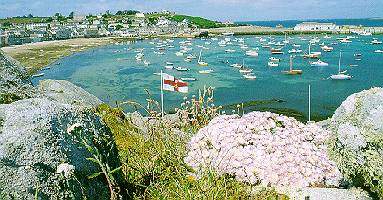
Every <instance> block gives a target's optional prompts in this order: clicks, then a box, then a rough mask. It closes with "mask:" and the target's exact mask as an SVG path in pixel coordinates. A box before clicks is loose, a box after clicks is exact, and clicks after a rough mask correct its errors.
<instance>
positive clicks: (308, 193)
mask: <svg viewBox="0 0 383 200" xmlns="http://www.w3.org/2000/svg"><path fill="white" fill-rule="evenodd" d="M277 191H278V192H280V193H283V194H286V195H287V196H288V197H289V198H290V199H295V200H306V199H310V200H333V199H336V200H372V198H371V197H370V196H369V195H368V193H367V192H366V191H364V190H362V189H359V188H350V189H338V188H287V187H286V188H277Z"/></svg>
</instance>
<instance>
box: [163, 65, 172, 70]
mask: <svg viewBox="0 0 383 200" xmlns="http://www.w3.org/2000/svg"><path fill="white" fill-rule="evenodd" d="M165 69H173V65H166V66H165Z"/></svg>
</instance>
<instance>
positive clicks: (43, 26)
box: [25, 23, 49, 30]
mask: <svg viewBox="0 0 383 200" xmlns="http://www.w3.org/2000/svg"><path fill="white" fill-rule="evenodd" d="M48 27H49V24H48V23H30V24H26V25H25V28H26V29H27V30H47V28H48Z"/></svg>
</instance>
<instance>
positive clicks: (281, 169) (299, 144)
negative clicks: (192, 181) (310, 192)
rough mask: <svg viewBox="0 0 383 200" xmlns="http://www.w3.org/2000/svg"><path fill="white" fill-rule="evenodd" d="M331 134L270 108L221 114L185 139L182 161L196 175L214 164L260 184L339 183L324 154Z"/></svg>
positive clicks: (290, 185)
mask: <svg viewBox="0 0 383 200" xmlns="http://www.w3.org/2000/svg"><path fill="white" fill-rule="evenodd" d="M329 136H330V133H329V132H328V131H326V130H324V129H322V128H321V127H319V126H317V125H315V124H307V125H305V124H303V123H301V122H298V121H297V120H295V119H293V118H289V117H285V116H282V115H277V114H272V113H269V112H251V113H249V114H246V115H244V116H242V117H240V116H238V115H222V116H219V117H216V118H214V119H213V120H212V121H211V122H210V123H209V124H208V125H207V126H206V127H204V128H202V129H200V130H199V131H198V133H197V134H196V135H195V136H193V137H192V139H191V140H190V142H189V144H188V154H187V156H186V157H185V162H186V163H187V164H188V165H189V166H191V167H192V168H193V169H194V170H195V171H196V172H197V176H199V175H200V174H202V173H204V171H207V170H210V169H213V170H215V171H216V172H217V173H219V174H230V175H233V176H235V177H236V179H237V180H240V181H243V182H247V183H250V184H253V185H256V184H259V183H260V184H261V185H262V186H270V185H271V186H276V187H282V186H289V187H300V188H304V187H308V186H317V185H319V186H339V184H340V181H341V179H342V176H341V174H340V172H339V170H338V169H337V167H336V165H335V163H334V162H332V161H331V160H330V159H329V158H328V155H327V146H326V144H325V142H326V140H327V139H328V137H329Z"/></svg>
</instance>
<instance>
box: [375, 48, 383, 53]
mask: <svg viewBox="0 0 383 200" xmlns="http://www.w3.org/2000/svg"><path fill="white" fill-rule="evenodd" d="M374 52H375V53H383V50H380V49H378V50H375V51H374Z"/></svg>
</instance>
